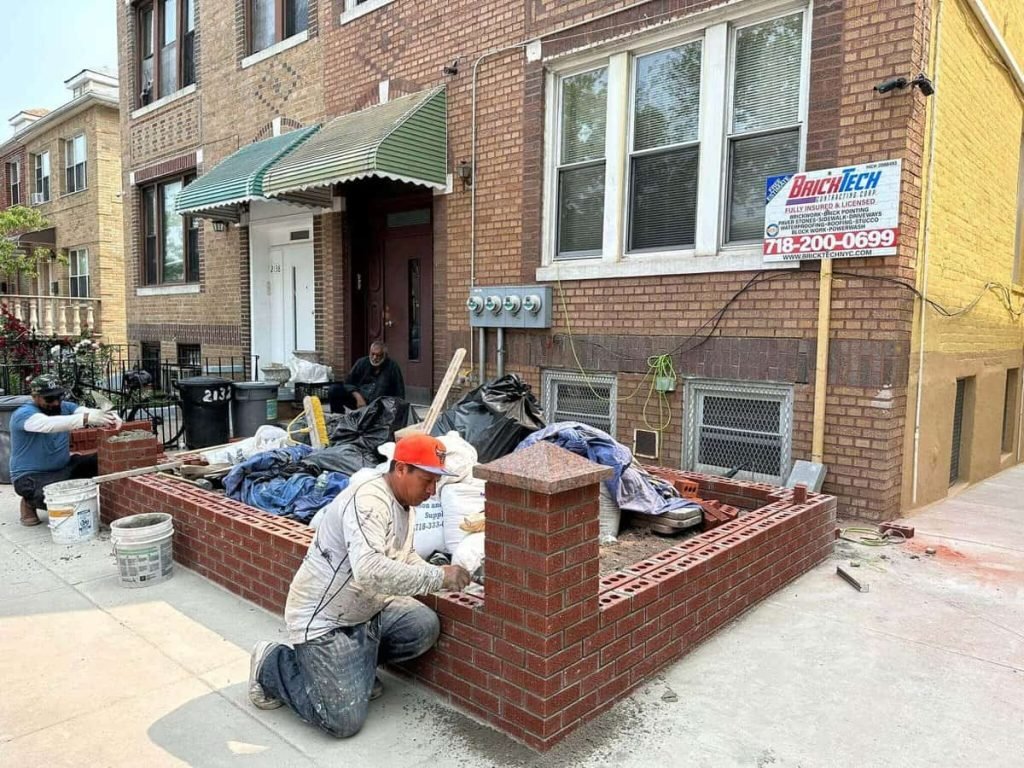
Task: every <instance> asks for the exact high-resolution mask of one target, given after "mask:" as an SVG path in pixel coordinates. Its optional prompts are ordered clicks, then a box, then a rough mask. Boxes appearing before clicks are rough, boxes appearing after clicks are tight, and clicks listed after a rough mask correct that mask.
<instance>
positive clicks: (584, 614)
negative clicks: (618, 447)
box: [474, 442, 611, 747]
mask: <svg viewBox="0 0 1024 768" xmlns="http://www.w3.org/2000/svg"><path fill="white" fill-rule="evenodd" d="M474 474H475V475H476V476H477V477H479V478H482V479H484V480H487V503H486V517H487V536H486V540H485V547H486V550H485V559H484V563H485V570H486V586H487V595H486V598H485V601H484V609H483V610H484V612H485V613H486V614H488V615H490V616H492V617H493V618H494V619H495V620H496V621H495V626H496V627H497V628H498V632H496V633H495V640H494V655H495V656H496V657H499V658H500V659H501V673H500V676H499V677H500V679H499V680H498V681H497V682H498V685H499V688H500V690H498V691H495V693H496V694H497V696H498V697H499V699H500V700H501V717H500V720H502V721H504V723H505V724H508V725H510V726H512V728H511V729H510V730H511V731H512V732H513V733H514V734H515V735H520V734H521V738H523V740H524V741H526V742H527V743H528V744H530V745H531V746H537V747H544V746H545V745H547V744H548V743H550V742H551V741H552V740H553V739H554V737H556V735H557V734H558V733H559V731H561V730H562V729H563V727H565V726H566V725H568V723H567V722H563V718H562V715H563V711H564V710H566V709H567V708H568V707H570V706H571V705H573V704H575V703H576V702H577V701H578V700H580V699H584V698H586V697H587V696H586V694H587V693H588V692H587V691H584V690H583V689H582V681H583V680H584V678H586V677H588V676H589V675H591V673H593V672H595V671H596V670H597V658H596V656H591V657H589V658H588V659H584V658H583V638H584V637H587V636H589V635H591V634H592V633H594V632H596V631H597V629H598V626H599V621H600V620H599V617H598V586H599V585H598V572H599V569H600V561H599V551H598V516H597V496H598V483H599V482H600V481H601V480H602V479H604V478H605V477H607V476H609V475H610V474H611V470H610V469H608V468H607V467H602V466H599V465H597V464H593V463H591V462H589V461H587V460H586V459H583V458H580V457H579V456H576V455H574V454H571V453H569V452H568V451H565V450H563V449H561V448H558V447H556V446H553V445H551V444H550V443H545V442H540V443H537V444H535V445H533V446H531V447H530V448H528V449H526V450H524V451H520V452H517V453H513V454H509V455H508V456H505V457H503V458H501V459H498V460H497V461H494V462H492V463H490V464H486V465H483V466H480V467H477V468H476V469H475V470H474ZM591 667H593V668H592V669H591Z"/></svg>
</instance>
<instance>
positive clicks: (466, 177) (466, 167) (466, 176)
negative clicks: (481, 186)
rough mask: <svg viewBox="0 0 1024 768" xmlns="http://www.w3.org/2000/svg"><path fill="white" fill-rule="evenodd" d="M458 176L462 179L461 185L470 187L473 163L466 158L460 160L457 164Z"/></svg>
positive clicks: (471, 184)
mask: <svg viewBox="0 0 1024 768" xmlns="http://www.w3.org/2000/svg"><path fill="white" fill-rule="evenodd" d="M458 171H459V178H460V179H461V180H462V186H464V187H472V186H473V164H472V163H471V162H469V161H468V160H461V161H460V162H459V166H458Z"/></svg>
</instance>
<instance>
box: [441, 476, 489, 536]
mask: <svg viewBox="0 0 1024 768" xmlns="http://www.w3.org/2000/svg"><path fill="white" fill-rule="evenodd" d="M486 486H487V483H486V482H484V481H483V480H477V479H476V478H475V477H469V478H467V479H465V480H463V481H462V482H461V483H449V484H448V485H446V486H445V487H444V488H442V489H441V514H442V515H443V519H444V551H445V552H454V551H455V548H456V547H457V546H459V544H461V543H462V540H463V539H465V538H466V532H465V531H464V530H462V528H460V527H459V526H461V525H462V521H463V520H465V519H466V517H467V516H468V515H472V514H475V513H478V512H483V511H484V489H485V488H486Z"/></svg>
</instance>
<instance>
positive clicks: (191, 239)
mask: <svg viewBox="0 0 1024 768" xmlns="http://www.w3.org/2000/svg"><path fill="white" fill-rule="evenodd" d="M118 8H119V11H118V28H119V39H120V40H121V49H120V62H121V64H120V69H121V71H120V77H121V82H122V85H123V87H122V89H121V109H122V113H123V120H122V146H123V152H124V156H123V169H124V193H125V194H124V199H125V200H126V202H127V210H126V216H125V234H126V262H125V264H126V275H127V289H128V295H127V307H128V336H129V339H130V340H131V341H132V342H135V343H139V344H141V345H143V349H144V354H150V355H160V356H162V357H163V358H173V357H175V356H177V357H179V358H180V357H181V356H182V350H185V351H186V352H190V353H191V352H192V351H195V350H196V349H197V348H198V349H201V350H202V353H203V354H204V355H258V356H259V360H260V365H265V364H266V363H268V362H284V361H285V360H286V359H287V357H288V356H290V355H291V353H292V352H294V351H296V350H315V351H317V352H318V353H319V354H320V356H321V358H322V359H323V361H324V362H326V363H328V364H330V365H332V366H333V368H334V370H335V371H336V372H338V373H340V372H342V371H344V370H347V368H348V367H349V366H350V365H351V364H352V363H353V362H354V360H355V359H356V358H358V357H359V356H360V355H362V354H364V353H365V351H366V349H367V347H368V345H369V342H370V341H371V340H373V339H376V338H383V339H384V340H385V341H387V343H388V345H389V348H390V353H391V355H392V357H394V358H395V359H396V360H397V361H398V362H399V363H400V365H401V366H402V367H403V370H404V371H405V376H406V381H407V384H408V388H409V393H410V399H413V400H415V401H417V402H427V401H429V398H430V396H431V394H432V392H433V391H434V389H435V388H436V386H437V385H438V383H439V381H440V379H441V377H442V376H443V373H444V370H445V368H446V365H447V362H448V360H449V359H450V357H451V354H452V352H453V350H454V349H455V348H457V347H466V348H467V349H468V350H469V352H470V357H469V360H468V366H467V370H466V371H465V373H466V374H467V376H466V381H465V386H471V385H472V383H473V382H474V381H479V380H480V378H481V377H483V378H485V379H489V378H491V377H493V376H494V375H495V374H496V373H497V372H499V371H515V372H517V373H519V374H521V375H522V376H523V377H524V378H525V379H526V380H527V381H528V382H529V383H531V385H532V386H533V387H534V389H535V390H536V391H537V392H538V394H539V396H540V398H541V399H542V401H543V403H544V405H545V409H546V412H547V416H548V419H549V420H550V421H555V420H564V419H578V420H582V421H586V422H588V423H591V424H594V425H595V426H600V427H602V428H604V429H606V430H608V431H610V432H611V433H612V434H614V435H615V436H616V437H617V438H618V439H619V440H621V441H622V442H624V443H626V444H627V445H634V441H635V440H638V444H637V447H638V448H639V449H640V453H642V454H643V455H644V456H645V460H648V461H651V462H653V463H659V464H662V465H666V466H682V467H684V468H688V469H698V470H702V471H713V472H725V471H729V470H735V469H739V471H740V475H739V476H740V477H743V478H747V477H753V478H757V479H763V480H767V481H770V482H784V481H785V480H786V478H787V476H788V475H789V472H790V469H791V467H792V464H793V462H794V461H795V460H797V459H813V460H816V461H822V462H824V463H825V464H826V465H827V468H828V475H827V479H826V482H825V491H826V492H828V493H833V494H835V495H837V496H838V497H839V500H840V505H841V506H840V508H841V511H843V512H846V513H848V514H855V515H861V516H864V517H871V518H881V517H892V516H894V515H896V514H898V513H899V512H900V510H901V509H907V508H910V507H913V506H917V505H920V504H922V503H925V502H926V501H930V500H932V499H934V498H940V497H942V496H944V495H945V494H946V493H947V492H948V488H949V487H950V482H948V479H949V477H950V476H951V473H952V472H953V470H954V465H957V464H958V462H959V459H960V457H961V456H963V457H964V461H963V462H962V465H963V467H965V468H967V467H969V471H968V470H967V469H964V470H963V471H961V470H959V469H958V470H957V472H958V473H959V474H956V479H955V482H954V486H955V485H956V484H957V483H960V482H961V481H965V480H966V481H973V480H975V479H978V478H980V477H983V476H986V475H988V474H991V473H992V472H994V471H996V470H997V469H998V468H999V467H1001V466H1006V465H1007V464H1009V463H1015V462H1017V461H1019V460H1020V445H1019V440H1020V429H1019V421H1020V411H1021V408H1020V388H1021V387H1020V368H1021V354H1022V335H1021V323H1020V320H1019V317H1017V316H1015V315H1013V313H1012V312H1011V311H1010V309H1012V307H1014V306H1017V305H1019V303H1020V300H1021V296H1022V291H1021V287H1020V281H1021V278H1020V272H1019V270H1020V263H1019V262H1020V252H1019V251H1020V245H1019V240H1016V241H1015V239H1014V238H1015V237H1017V230H1018V227H1019V225H1018V223H1017V211H1018V209H1019V206H1020V200H1019V195H1018V170H1019V163H1018V159H1019V148H1020V146H1019V145H1020V141H1019V139H1020V134H1021V130H1020V128H1021V110H1020V94H1021V91H1020V84H1019V83H1016V82H1015V80H1014V75H1013V73H1014V72H1017V71H1019V62H1020V61H1021V58H1022V56H1024V49H1022V48H1021V45H1020V35H1021V21H1022V18H1021V16H1022V14H1021V11H1020V10H1019V9H1018V8H1017V7H1016V6H1015V5H1013V3H1012V2H1010V0H944V2H943V3H941V4H935V3H933V2H930V0H884V1H883V2H881V3H880V2H877V0H872V1H871V2H868V0H819V1H817V2H808V1H805V0H735V1H734V2H705V1H702V0H648V2H582V1H581V0H547V1H544V0H524V2H521V3H495V2H473V3H471V2H468V1H467V0H454V1H452V2H444V3H441V2H430V1H428V0H365V1H363V0H235V2H234V3H226V2H225V3H214V2H211V1H210V0H205V1H204V0H166V1H165V2H156V3H153V2H130V1H129V2H125V3H118ZM986 8H987V9H988V10H986ZM990 12H991V14H995V16H992V15H991V14H990ZM946 16H948V17H949V18H950V19H951V21H949V22H948V23H945V24H944V23H943V21H942V20H943V19H944V18H945V17H946ZM993 19H995V21H993ZM986 20H987V21H986ZM955 22H958V23H959V24H960V25H961V26H964V25H966V27H965V28H969V29H970V31H972V32H973V33H976V34H970V35H968V34H966V33H963V30H959V29H954V27H955ZM1003 29H1006V30H1011V31H1012V34H1011V32H1010V31H1007V32H1002V31H1001V30H1003ZM951 30H952V31H951ZM946 37H949V38H950V39H949V40H946ZM1008 41H1009V42H1008ZM944 45H945V46H946V47H947V49H952V50H953V51H954V52H953V53H948V52H947V54H946V56H945V57H944V58H941V59H940V58H938V57H937V56H936V51H938V50H941V49H942V46H944ZM964 49H970V51H971V53H972V58H971V59H970V61H971V66H972V67H974V68H975V69H976V70H977V72H975V71H974V70H965V66H967V65H965V64H962V63H961V62H960V61H959V59H960V57H961V52H962V50H964ZM1015 67H1016V69H1014V68H1015ZM918 73H925V74H926V75H927V77H926V78H925V79H924V80H917V81H915V85H911V84H910V82H911V79H912V78H914V77H915V76H916V75H917V74H918ZM972 73H974V74H983V75H984V76H985V77H986V78H987V79H988V80H989V81H991V83H990V84H991V85H992V86H993V87H994V88H997V90H998V92H999V98H1000V101H999V102H998V103H999V105H1000V110H1001V111H1000V114H1001V116H1002V119H1001V121H1000V122H999V125H1000V126H1001V127H1003V128H1006V130H1007V132H1012V131H1011V129H1012V130H1015V131H1016V132H1017V140H1015V141H1013V142H1008V143H1006V144H1005V145H1001V147H1000V150H999V151H998V152H992V153H989V154H987V155H984V156H979V157H978V158H976V163H975V165H972V166H971V167H970V168H967V169H966V171H968V172H970V173H974V172H977V173H978V174H981V173H982V171H983V170H985V169H986V166H985V164H986V163H987V164H991V165H998V166H999V168H1000V172H999V174H997V178H998V183H999V185H1000V186H999V187H998V190H999V192H998V202H999V206H996V207H992V206H990V205H989V203H991V201H992V199H994V197H993V196H994V195H995V193H994V192H993V193H992V194H990V195H989V196H988V197H982V196H979V197H977V198H975V199H972V206H973V208H971V209H970V210H969V211H968V212H967V214H966V216H965V215H964V214H963V212H961V218H962V219H963V220H962V221H960V222H958V225H959V229H958V231H957V234H954V233H953V232H952V231H951V230H950V225H949V224H948V222H946V221H943V222H940V221H938V219H939V217H938V216H935V217H929V215H928V213H929V211H928V209H927V207H926V205H927V202H928V200H929V199H930V200H931V201H932V203H933V204H938V203H940V202H941V201H942V200H945V199H946V198H944V197H943V194H944V193H943V192H942V188H943V185H944V184H945V185H950V184H952V183H954V182H953V179H955V178H957V175H958V174H961V173H963V172H965V168H964V167H963V163H962V161H959V160H958V161H957V162H960V163H961V165H960V166H956V165H955V164H953V158H956V157H960V158H962V157H964V156H965V153H964V152H963V151H961V150H962V147H961V146H960V144H961V143H964V142H966V141H967V137H966V134H965V133H964V132H962V131H961V133H960V134H957V133H955V132H953V133H949V134H944V133H942V132H943V131H944V130H949V131H952V130H953V124H954V122H955V121H956V120H958V119H959V120H963V119H964V116H965V115H968V114H970V112H969V110H964V109H962V107H961V103H960V102H962V101H963V99H965V98H966V97H967V92H966V91H964V92H962V93H958V92H957V91H958V89H963V88H966V86H964V85H963V83H964V82H970V80H969V78H967V75H969V74H972ZM1007 73H1010V74H1009V75H1007ZM929 77H930V79H928V78H929ZM896 78H902V80H901V81H897V80H896ZM946 78H948V80H949V81H950V85H949V86H948V92H949V94H950V95H949V96H948V97H947V96H946V92H947V89H946V88H945V87H944V86H943V79H946ZM890 81H891V85H890V87H888V88H884V89H882V90H883V91H885V92H879V91H878V90H876V88H875V86H877V85H879V84H880V83H883V82H890ZM933 90H934V91H935V92H934V93H932V94H931V95H929V93H928V92H931V91H933ZM946 98H948V101H943V99H946ZM947 104H948V109H949V114H950V116H949V117H948V118H947V119H945V120H944V119H943V109H944V105H947ZM957 116H958V117H957ZM947 126H949V127H948V128H947ZM957 130H959V128H958V129H957ZM961 134H962V135H961ZM943 136H945V137H946V138H945V139H943V138H942V137H943ZM1002 138H1004V137H1002V136H1001V139H1000V140H1002ZM943 141H945V142H946V143H945V144H943ZM958 142H959V143H958ZM940 147H941V149H940ZM966 156H970V153H967V155H966ZM929 159H931V162H929ZM887 161H900V163H901V166H900V172H901V175H900V178H899V185H898V186H899V209H898V215H899V241H898V248H896V249H895V253H894V255H891V256H885V257H873V258H857V259H848V260H842V261H836V262H835V265H834V269H828V268H826V267H824V266H823V263H822V262H819V261H810V262H799V261H793V262H779V263H776V262H771V263H767V262H766V261H765V259H764V257H763V255H762V239H763V238H764V218H765V216H764V209H765V182H766V179H767V178H768V177H774V176H777V175H782V174H793V173H796V172H801V171H813V170H818V169H829V168H842V167H847V166H853V165H857V164H864V163H881V162H887ZM978 163H980V164H981V165H978ZM1011 166H1012V167H1011ZM1007 169H1009V170H1007ZM951 199H952V198H950V199H949V200H946V201H947V202H950V201H951ZM929 227H931V229H929ZM965 231H970V232H973V233H975V234H976V235H977V241H976V242H973V241H971V239H970V238H969V237H965V235H964V232H965ZM929 232H930V234H929ZM993 232H996V233H998V235H992V234H991V233H993ZM986 233H987V234H986ZM986 238H987V239H986ZM972 248H984V249H985V253H986V259H985V260H972V259H970V258H965V255H964V254H965V253H968V252H970V249H972ZM1015 249H1016V250H1015ZM947 261H949V262H950V263H952V262H957V263H960V264H962V265H963V266H964V269H963V270H962V272H961V273H960V274H959V276H958V277H957V278H956V279H953V280H951V281H950V283H951V284H952V285H955V286H957V287H958V288H957V289H958V290H962V291H966V290H967V289H968V288H971V289H973V288H977V289H978V290H980V291H981V293H982V294H986V291H987V289H986V288H985V286H986V284H988V283H995V284H998V285H1000V286H1002V287H1003V289H1004V290H1003V293H1004V297H1005V299H1006V306H1007V307H1008V308H1009V309H1003V310H1000V308H999V306H998V302H999V298H998V296H994V293H995V292H993V291H988V294H993V295H991V296H983V297H982V300H981V301H980V302H979V303H978V305H977V306H978V307H979V308H980V309H981V311H979V312H977V313H970V312H968V313H966V314H963V315H960V316H957V317H958V319H952V318H950V317H946V316H945V315H939V314H937V313H932V314H929V312H932V311H931V310H928V309H927V307H928V306H930V305H926V304H924V303H922V302H920V301H919V300H917V298H916V294H915V290H916V291H918V292H923V291H925V290H928V291H930V292H929V295H928V298H929V299H932V300H933V301H935V303H936V304H937V305H939V306H941V307H942V308H943V309H944V310H949V309H956V308H957V307H962V306H964V305H965V303H966V302H964V303H960V300H961V298H962V294H961V293H956V292H952V293H949V292H946V293H943V292H942V291H941V290H940V289H939V288H936V287H935V286H936V283H935V282H934V281H935V279H936V278H935V275H936V274H941V275H943V276H944V277H945V276H946V275H947V270H946V268H945V266H944V265H945V263H946V262H947ZM925 263H927V264H929V265H930V266H929V267H928V269H925V268H924V264H925ZM926 274H930V275H931V278H930V279H931V280H932V281H933V282H932V283H931V286H932V287H933V288H935V291H934V293H935V295H932V293H931V291H932V288H929V287H928V285H927V284H926V281H925V279H926ZM513 285H514V286H540V287H543V288H545V289H549V290H550V297H551V298H550V302H551V304H552V305H553V306H552V307H551V309H552V323H551V327H550V328H541V329H536V330H526V329H513V328H509V329H502V330H501V331H498V330H483V331H479V330H474V329H472V328H471V327H470V317H469V312H467V299H468V298H469V297H470V295H471V293H472V292H473V291H474V290H475V289H479V288H481V287H485V286H498V287H501V286H513ZM822 286H824V290H822ZM531 290H532V289H531ZM542 295H545V296H546V295H548V294H543V293H542ZM823 298H824V304H823V302H822V299H823ZM993 301H994V302H996V303H995V305H994V306H993V305H992V303H991V302H993ZM1014 302H1016V305H1015V304H1014ZM823 307H824V308H825V309H827V311H824V312H823V311H820V310H822V309H823ZM947 314H954V313H952V312H947ZM922 321H923V322H922ZM950 323H956V324H957V326H956V329H955V330H951V329H952V326H951V325H949V324H950ZM993 328H995V329H997V330H998V332H997V333H995V334H992V333H989V331H991V330H992V329H993ZM922 329H923V331H922ZM965 329H966V330H965ZM949 333H952V334H954V335H955V336H956V338H961V339H965V338H970V337H971V336H972V335H974V336H977V335H978V334H982V333H986V334H988V336H987V337H988V338H992V339H993V344H995V347H993V349H988V350H986V351H985V352H984V353H983V354H980V353H979V354H974V353H973V352H970V350H965V349H960V348H953V347H951V346H950V344H951V343H952V342H950V341H949V339H948V338H947V334H949ZM825 341H827V345H826V344H825V343H823V342H825ZM968 346H969V345H968ZM819 349H820V350H821V352H822V354H821V355H820V359H819V354H818V352H819ZM826 349H827V351H826ZM145 350H148V352H146V351H145ZM933 352H934V353H935V354H933ZM950 354H952V355H953V356H954V357H955V359H956V360H957V366H958V368H957V371H956V372H955V373H951V372H950V369H949V366H948V365H947V363H948V360H949V355H950ZM942 355H945V357H942ZM669 363H671V367H670V366H669ZM673 370H674V373H675V374H676V375H677V376H678V377H679V382H678V386H676V387H675V388H674V389H672V388H671V387H668V388H666V387H658V388H655V387H654V386H653V381H654V377H653V376H652V372H657V373H660V374H671V373H672V371H673ZM1015 370H1016V373H1014V371H1015ZM816 377H818V380H817V382H816ZM668 378H671V376H670V375H669V376H668ZM961 379H963V380H965V382H967V383H964V384H958V383H957V382H958V381H960V380H961ZM967 380H973V383H970V382H968V381H967ZM918 381H921V382H922V384H923V385H926V386H922V387H920V388H919V387H918V386H917V382H918ZM662 389H667V390H668V391H664V392H663V391H659V390H662ZM919 389H920V393H924V394H923V396H922V397H919V394H920V393H919ZM996 390H999V393H998V397H990V395H992V394H993V393H995V392H996ZM816 395H817V397H816ZM919 401H920V402H921V403H922V407H921V408H919V407H918V405H917V404H918V402H919ZM922 414H923V415H922ZM957 420H959V421H957ZM955 424H959V426H958V427H957V429H955V430H954V429H952V428H951V427H952V426H953V425H955ZM997 425H998V428H997ZM972 430H973V431H972ZM1007 430H1008V431H1007ZM993 431H998V432H999V433H1000V434H999V435H998V438H999V439H996V438H995V437H993V436H992V433H993ZM965 435H967V437H965ZM1007 449H1009V450H1007ZM954 455H955V456H956V459H954V458H953V457H954Z"/></svg>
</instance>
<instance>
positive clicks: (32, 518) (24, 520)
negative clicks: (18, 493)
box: [21, 499, 39, 525]
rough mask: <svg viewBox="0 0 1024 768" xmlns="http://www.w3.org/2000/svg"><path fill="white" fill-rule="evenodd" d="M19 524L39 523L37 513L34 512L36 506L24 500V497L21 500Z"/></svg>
mask: <svg viewBox="0 0 1024 768" xmlns="http://www.w3.org/2000/svg"><path fill="white" fill-rule="evenodd" d="M21 524H22V525H39V515H37V514H36V508H35V507H33V506H32V505H31V504H29V503H28V502H27V501H25V499H22V500H21Z"/></svg>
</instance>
